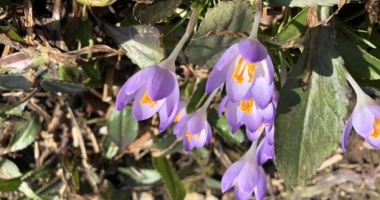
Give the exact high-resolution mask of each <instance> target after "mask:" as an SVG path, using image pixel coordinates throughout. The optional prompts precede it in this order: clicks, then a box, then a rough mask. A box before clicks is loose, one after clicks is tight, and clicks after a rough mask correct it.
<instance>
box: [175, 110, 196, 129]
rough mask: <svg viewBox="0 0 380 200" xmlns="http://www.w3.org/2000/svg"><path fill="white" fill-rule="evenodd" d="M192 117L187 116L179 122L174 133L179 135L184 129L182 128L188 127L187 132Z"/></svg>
mask: <svg viewBox="0 0 380 200" xmlns="http://www.w3.org/2000/svg"><path fill="white" fill-rule="evenodd" d="M191 117H192V116H191V115H189V114H188V115H185V116H184V117H183V118H182V119H181V120H179V122H178V123H177V124H176V125H175V126H174V130H173V132H174V133H178V131H179V130H180V129H181V128H182V127H184V126H185V127H186V130H187V123H188V122H189V120H190V119H191Z"/></svg>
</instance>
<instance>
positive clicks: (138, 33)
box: [104, 25, 165, 68]
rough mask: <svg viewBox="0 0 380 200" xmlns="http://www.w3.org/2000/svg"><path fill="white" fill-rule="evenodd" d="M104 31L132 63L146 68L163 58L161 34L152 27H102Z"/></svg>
mask: <svg viewBox="0 0 380 200" xmlns="http://www.w3.org/2000/svg"><path fill="white" fill-rule="evenodd" d="M104 28H105V31H106V32H107V33H108V34H109V35H110V36H111V37H112V38H113V39H114V40H115V41H116V43H117V44H119V45H120V46H121V47H122V48H123V49H124V50H125V51H126V53H127V56H128V57H129V58H130V59H131V60H132V62H133V63H135V64H137V65H138V66H139V67H140V68H146V67H149V66H152V65H154V64H156V63H158V62H160V61H161V60H162V59H163V58H164V56H165V55H164V49H163V48H162V43H161V34H160V32H159V31H158V30H157V28H155V27H152V26H145V25H142V26H131V27H112V26H109V25H105V26H104Z"/></svg>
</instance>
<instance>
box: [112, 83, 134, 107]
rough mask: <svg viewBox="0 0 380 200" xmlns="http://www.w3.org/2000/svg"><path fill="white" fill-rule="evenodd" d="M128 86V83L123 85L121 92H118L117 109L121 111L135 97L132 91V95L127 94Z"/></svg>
mask: <svg viewBox="0 0 380 200" xmlns="http://www.w3.org/2000/svg"><path fill="white" fill-rule="evenodd" d="M126 87H127V83H125V84H124V85H123V87H121V89H120V91H119V93H118V94H117V97H116V110H117V111H120V110H122V109H123V108H124V107H125V106H126V105H127V104H128V103H129V102H130V101H131V100H132V99H133V98H134V97H135V95H136V94H135V93H132V94H130V95H128V94H126V92H125V88H126Z"/></svg>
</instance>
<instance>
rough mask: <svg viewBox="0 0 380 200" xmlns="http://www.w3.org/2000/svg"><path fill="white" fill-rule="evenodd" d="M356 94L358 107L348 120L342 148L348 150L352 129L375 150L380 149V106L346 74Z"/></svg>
mask: <svg viewBox="0 0 380 200" xmlns="http://www.w3.org/2000/svg"><path fill="white" fill-rule="evenodd" d="M346 78H347V80H348V82H350V84H351V86H352V88H353V89H354V91H355V93H356V97H357V100H356V106H355V108H354V110H353V111H352V114H351V116H350V117H349V118H348V121H347V124H346V126H345V127H344V130H343V134H342V148H343V150H346V145H347V141H348V137H349V135H350V133H351V129H352V127H353V128H354V129H355V131H356V132H357V133H358V134H359V135H361V136H362V137H363V138H364V139H365V140H366V141H367V142H368V143H369V144H370V145H371V146H373V147H374V148H379V147H380V105H379V104H378V103H377V102H376V101H375V100H373V99H372V98H371V97H369V96H368V95H367V94H365V93H364V92H363V90H362V89H361V88H360V86H359V85H358V84H357V83H356V82H355V80H354V79H353V78H352V77H351V75H350V74H348V73H346Z"/></svg>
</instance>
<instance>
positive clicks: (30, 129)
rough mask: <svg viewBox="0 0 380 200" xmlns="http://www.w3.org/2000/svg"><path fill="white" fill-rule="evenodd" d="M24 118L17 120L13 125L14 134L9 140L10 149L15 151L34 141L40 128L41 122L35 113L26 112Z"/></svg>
mask: <svg viewBox="0 0 380 200" xmlns="http://www.w3.org/2000/svg"><path fill="white" fill-rule="evenodd" d="M25 119H26V120H23V121H20V122H17V123H16V125H15V133H16V135H15V136H14V137H13V138H12V140H11V142H10V151H11V152H15V151H18V150H21V149H24V148H26V147H27V146H29V145H30V144H31V143H33V142H34V138H35V135H36V134H37V133H38V132H39V131H40V130H41V122H40V120H39V115H38V114H37V113H34V112H32V113H28V114H26V116H25Z"/></svg>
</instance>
